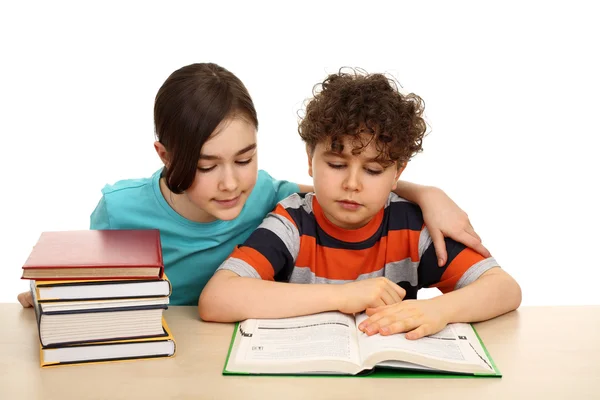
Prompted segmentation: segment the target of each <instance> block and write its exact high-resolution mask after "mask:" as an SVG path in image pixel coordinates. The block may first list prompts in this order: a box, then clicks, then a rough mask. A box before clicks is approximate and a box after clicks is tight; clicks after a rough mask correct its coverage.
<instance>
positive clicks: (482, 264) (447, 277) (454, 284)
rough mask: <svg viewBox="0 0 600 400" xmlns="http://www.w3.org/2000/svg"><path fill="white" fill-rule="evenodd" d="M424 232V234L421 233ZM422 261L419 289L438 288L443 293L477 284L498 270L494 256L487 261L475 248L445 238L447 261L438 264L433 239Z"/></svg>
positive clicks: (420, 264) (420, 263)
mask: <svg viewBox="0 0 600 400" xmlns="http://www.w3.org/2000/svg"><path fill="white" fill-rule="evenodd" d="M422 233H423V232H422ZM427 242H429V245H428V247H427V249H426V250H425V252H424V253H423V256H422V258H421V260H420V262H419V286H420V287H436V288H438V289H440V290H441V291H442V293H448V292H452V291H454V290H457V289H460V288H462V287H464V286H467V285H468V284H470V283H472V282H474V281H475V280H477V278H479V277H480V276H481V275H483V273H484V272H486V271H487V270H489V269H491V268H494V267H497V266H498V263H497V262H496V260H495V259H494V258H493V257H489V258H484V257H483V256H482V255H481V254H479V253H477V252H476V251H474V250H473V249H470V248H468V247H466V246H465V245H464V244H462V243H459V242H456V241H454V240H452V239H450V238H445V243H446V251H447V253H448V261H447V262H446V265H444V266H443V267H439V266H438V265H437V257H436V255H435V248H434V246H433V243H430V240H427Z"/></svg>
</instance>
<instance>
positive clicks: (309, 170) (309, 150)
mask: <svg viewBox="0 0 600 400" xmlns="http://www.w3.org/2000/svg"><path fill="white" fill-rule="evenodd" d="M312 153H313V151H311V149H310V147H309V146H308V145H306V157H307V158H308V175H309V176H310V177H311V178H312V177H313V168H312Z"/></svg>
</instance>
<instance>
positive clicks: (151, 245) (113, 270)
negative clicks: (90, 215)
mask: <svg viewBox="0 0 600 400" xmlns="http://www.w3.org/2000/svg"><path fill="white" fill-rule="evenodd" d="M163 269H164V266H163V259H162V249H161V245H160V233H159V231H158V230H156V229H150V230H89V231H64V232H43V233H42V235H41V236H40V238H39V239H38V242H37V244H36V245H35V246H34V247H33V250H32V251H31V254H30V255H29V258H28V259H27V261H25V264H24V265H23V276H22V277H21V278H22V279H35V280H88V279H89V280H91V279H158V278H161V277H162V274H163Z"/></svg>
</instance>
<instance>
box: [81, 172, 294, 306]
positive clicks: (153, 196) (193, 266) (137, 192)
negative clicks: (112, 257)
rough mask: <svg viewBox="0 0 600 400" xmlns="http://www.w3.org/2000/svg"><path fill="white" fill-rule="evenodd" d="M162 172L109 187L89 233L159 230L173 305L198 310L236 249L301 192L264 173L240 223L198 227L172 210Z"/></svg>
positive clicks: (260, 173) (209, 224)
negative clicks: (161, 183) (281, 204)
mask: <svg viewBox="0 0 600 400" xmlns="http://www.w3.org/2000/svg"><path fill="white" fill-rule="evenodd" d="M161 171H162V169H161V170H158V171H157V172H155V173H154V175H152V177H150V178H144V179H128V180H123V181H119V182H117V183H115V184H114V185H106V186H105V187H104V188H103V189H102V198H101V199H100V202H99V203H98V205H97V206H96V209H95V210H94V212H93V213H92V215H91V217H90V229H159V230H160V239H161V244H162V250H163V261H164V264H165V273H166V274H167V276H168V278H169V280H170V281H171V284H172V286H173V293H172V294H171V299H170V303H171V304H173V305H195V304H198V297H199V296H200V292H201V291H202V289H203V288H204V286H205V285H206V283H207V282H208V280H209V279H210V277H211V276H212V275H213V273H214V272H215V270H216V269H217V268H218V267H219V265H221V263H222V262H223V261H225V259H226V258H227V257H228V256H229V254H231V252H232V251H233V249H234V247H235V246H236V245H238V244H240V243H243V242H244V241H245V240H246V238H248V236H250V234H251V233H252V231H254V229H256V227H258V225H259V224H260V223H261V222H262V220H263V218H264V217H265V215H266V214H267V213H269V212H270V211H271V210H273V209H274V208H275V206H276V205H277V203H278V202H279V201H281V200H283V199H284V198H286V197H288V196H289V195H291V194H293V193H296V192H298V191H299V190H300V189H299V187H298V185H297V184H295V183H291V182H287V181H278V180H275V179H273V178H272V177H271V176H270V175H269V174H268V173H266V172H265V171H262V170H261V171H258V179H257V181H256V186H255V187H254V189H253V190H252V193H250V196H249V197H248V200H247V201H246V204H245V205H244V207H243V208H242V211H241V213H240V215H238V217H237V218H236V219H234V220H231V221H221V220H217V221H214V222H209V223H199V222H194V221H190V220H188V219H186V218H184V217H182V216H181V215H179V214H177V212H175V210H173V209H172V208H171V206H169V204H168V203H167V201H166V200H165V198H164V197H163V195H162V193H161V191H160V186H159V179H160V174H161Z"/></svg>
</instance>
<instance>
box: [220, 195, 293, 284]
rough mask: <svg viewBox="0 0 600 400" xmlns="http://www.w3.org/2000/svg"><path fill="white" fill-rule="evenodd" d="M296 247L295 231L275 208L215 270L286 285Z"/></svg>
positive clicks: (278, 208) (288, 216)
mask: <svg viewBox="0 0 600 400" xmlns="http://www.w3.org/2000/svg"><path fill="white" fill-rule="evenodd" d="M299 246H300V237H299V233H298V228H297V227H296V224H295V223H294V221H293V219H292V217H291V216H290V215H289V214H288V212H287V211H286V210H285V209H284V208H283V207H282V206H281V205H280V204H279V205H277V207H276V208H275V210H273V212H271V213H269V214H268V215H267V216H266V217H265V219H264V220H263V222H262V224H260V226H259V227H258V228H256V230H255V231H254V232H252V234H251V235H250V237H249V238H248V239H247V240H246V241H245V242H244V244H242V245H240V246H238V247H236V249H235V250H234V251H233V253H232V254H231V255H230V256H229V258H228V259H227V260H225V262H223V264H221V266H220V267H219V268H218V270H222V269H225V270H229V271H232V272H234V273H236V274H237V275H239V276H242V277H249V278H259V279H263V280H271V281H272V280H275V281H279V282H287V281H288V280H289V277H290V275H291V273H292V270H293V267H294V261H295V260H296V257H297V256H298V251H299Z"/></svg>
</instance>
